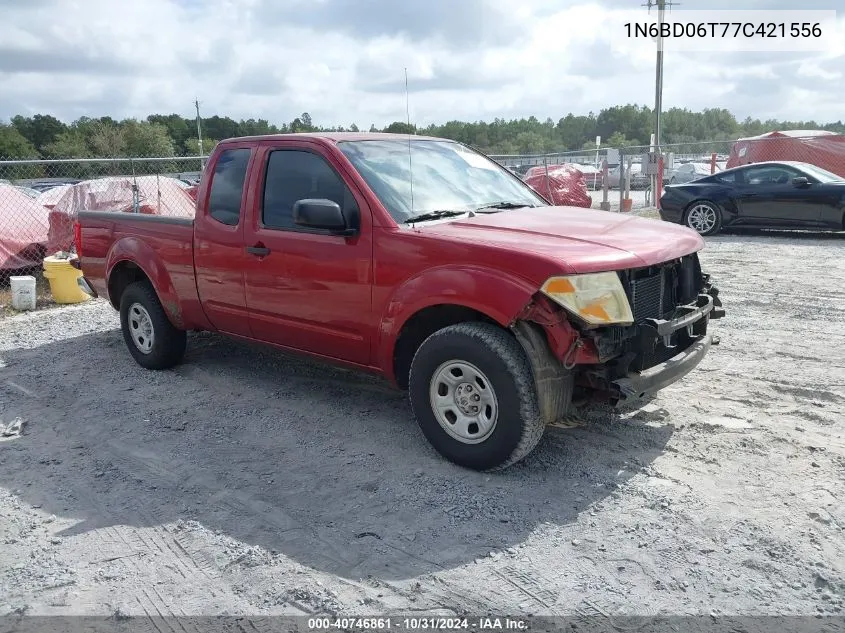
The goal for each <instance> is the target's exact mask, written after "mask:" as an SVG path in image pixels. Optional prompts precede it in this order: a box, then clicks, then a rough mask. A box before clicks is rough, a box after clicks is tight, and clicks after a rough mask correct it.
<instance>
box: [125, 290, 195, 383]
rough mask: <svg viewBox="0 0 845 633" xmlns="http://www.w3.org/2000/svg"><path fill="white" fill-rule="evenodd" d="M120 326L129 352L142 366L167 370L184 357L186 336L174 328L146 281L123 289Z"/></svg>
mask: <svg viewBox="0 0 845 633" xmlns="http://www.w3.org/2000/svg"><path fill="white" fill-rule="evenodd" d="M120 327H121V329H122V330H123V340H124V342H125V343H126V347H127V348H128V349H129V353H130V354H132V358H134V359H135V362H137V363H138V364H139V365H141V366H142V367H145V368H147V369H168V368H170V367H173V366H174V365H177V364H179V362H180V361H181V360H182V357H183V356H184V355H185V347H186V345H187V334H186V333H185V331H184V330H180V329H178V328H175V327H173V324H172V323H171V322H170V320H169V319H168V318H167V315H166V314H165V312H164V308H163V307H162V306H161V302H160V301H159V300H158V297H157V296H156V293H155V290H153V287H152V286H151V285H150V283H149V282H147V281H137V282H135V283H133V284H130V285H129V286H127V288H126V290H124V292H123V296H122V297H121V298H120Z"/></svg>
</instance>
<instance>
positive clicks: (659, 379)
mask: <svg viewBox="0 0 845 633" xmlns="http://www.w3.org/2000/svg"><path fill="white" fill-rule="evenodd" d="M712 342H713V336H712V335H711V334H707V335H705V336H703V337H702V338H701V339H700V340H699V341H696V342H695V343H693V344H692V345H690V346H689V347H688V348H686V349H685V350H684V351H683V352H681V353H680V354H678V355H677V356H673V357H672V358H670V359H669V360H667V361H666V362H664V363H660V364H659V365H655V366H654V367H650V368H648V369H646V370H643V371H641V372H630V373H628V374H627V375H626V376H625V377H624V378H619V379H617V380H614V381H613V385H614V386H616V387H617V388H618V389H619V392H620V396H621V397H620V398H619V401H618V402H617V403H616V406H617V407H619V406H623V405H626V404H630V403H631V402H632V401H636V400H640V399H642V398H644V397H646V396H649V395H651V394H653V393H655V392H656V391H659V390H661V389H663V388H664V387H667V386H669V385H671V384H672V383H673V382H676V381H678V380H680V379H681V378H682V377H684V376H685V375H686V374H688V373H689V372H691V371H692V370H693V369H695V367H696V366H697V365H698V364H699V363H700V362H701V361H702V360H703V359H704V357H705V356H706V355H707V352H708V350H709V349H710V346H711V344H712Z"/></svg>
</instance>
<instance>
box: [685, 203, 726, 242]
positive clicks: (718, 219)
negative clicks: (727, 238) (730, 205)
mask: <svg viewBox="0 0 845 633" xmlns="http://www.w3.org/2000/svg"><path fill="white" fill-rule="evenodd" d="M697 207H708V208H709V209H711V210H712V211H713V213H715V214H716V222H715V223H714V224H713V225H712V226H711V227H710V228H709V229H707V230H699V229H697V228H695V227H694V226H692V225H691V224H690V214H692V213H693V211H694V210H695V209H696V208H697ZM684 226H686V227H687V228H691V229H692V230H693V231H696V232H697V233H698V234H699V235H701V236H707V235H716V233H718V232H719V231H721V230H722V209H721V208H720V207H719V205H718V204H716V203H715V202H710V200H696V201H695V202H693V203H692V204H691V205H689V206H688V207H687V208H686V210H685V211H684Z"/></svg>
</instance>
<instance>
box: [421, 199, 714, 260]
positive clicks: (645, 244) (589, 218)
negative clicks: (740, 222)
mask: <svg viewBox="0 0 845 633" xmlns="http://www.w3.org/2000/svg"><path fill="white" fill-rule="evenodd" d="M417 229H418V230H420V231H422V232H423V233H426V234H437V235H440V236H442V237H444V238H447V239H450V238H451V239H454V240H458V241H461V242H464V243H470V244H476V245H480V244H487V245H489V246H491V247H494V248H495V247H497V248H502V249H505V250H510V251H518V252H526V253H535V254H538V255H542V256H545V257H549V258H551V259H553V260H555V261H556V263H557V264H559V265H560V266H561V267H562V268H563V269H564V270H562V272H566V273H569V274H573V273H589V272H600V271H606V270H623V269H626V268H642V267H644V266H651V265H654V264H659V263H661V262H665V261H669V260H671V259H675V258H677V257H681V256H683V255H689V254H690V253H694V252H696V251H699V250H701V248H703V246H704V240H703V239H702V238H701V236H699V235H698V233H696V232H695V231H693V230H692V229H689V228H686V227H684V226H680V225H677V224H670V223H668V222H664V221H662V220H651V219H647V218H640V217H637V216H634V215H628V214H624V213H611V212H608V211H596V210H591V209H580V208H575V207H537V208H525V209H511V210H506V211H500V212H498V213H493V214H477V215H476V216H474V217H471V218H469V217H468V218H462V219H457V220H451V221H445V222H437V223H434V224H419V225H417Z"/></svg>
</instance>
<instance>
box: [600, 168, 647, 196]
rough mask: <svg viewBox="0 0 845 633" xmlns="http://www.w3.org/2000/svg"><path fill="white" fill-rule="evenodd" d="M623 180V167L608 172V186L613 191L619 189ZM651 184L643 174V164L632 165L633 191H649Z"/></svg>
mask: <svg viewBox="0 0 845 633" xmlns="http://www.w3.org/2000/svg"><path fill="white" fill-rule="evenodd" d="M622 178H623V176H622V165H616V166H615V167H611V168H610V169H608V170H607V186H608V187H610V188H611V189H619V187H620V182H621V181H622ZM650 184H651V179H650V178H649V177H648V176H647V175H646V174H644V173H643V166H642V164H640V163H631V189H634V190H636V189H647V188H648V186H649V185H650Z"/></svg>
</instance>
